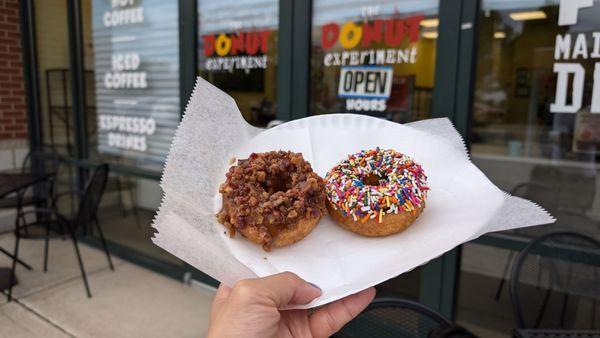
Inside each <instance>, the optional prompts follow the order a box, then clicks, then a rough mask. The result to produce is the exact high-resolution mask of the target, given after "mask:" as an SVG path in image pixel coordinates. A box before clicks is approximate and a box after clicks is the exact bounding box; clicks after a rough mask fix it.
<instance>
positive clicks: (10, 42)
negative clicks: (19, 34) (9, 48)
mask: <svg viewBox="0 0 600 338" xmlns="http://www.w3.org/2000/svg"><path fill="white" fill-rule="evenodd" d="M0 45H19V46H20V45H21V40H19V39H15V38H6V37H1V38H0Z"/></svg>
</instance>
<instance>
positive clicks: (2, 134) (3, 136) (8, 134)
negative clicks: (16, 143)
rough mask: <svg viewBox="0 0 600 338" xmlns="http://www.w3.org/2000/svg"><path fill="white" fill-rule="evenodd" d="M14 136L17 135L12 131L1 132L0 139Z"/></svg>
mask: <svg viewBox="0 0 600 338" xmlns="http://www.w3.org/2000/svg"><path fill="white" fill-rule="evenodd" d="M14 136H16V135H15V134H14V133H10V132H0V139H4V140H6V139H11V138H13V137H14Z"/></svg>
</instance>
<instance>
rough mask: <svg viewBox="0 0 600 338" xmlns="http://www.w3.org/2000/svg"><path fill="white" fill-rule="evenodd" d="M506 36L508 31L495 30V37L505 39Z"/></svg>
mask: <svg viewBox="0 0 600 338" xmlns="http://www.w3.org/2000/svg"><path fill="white" fill-rule="evenodd" d="M505 37H506V33H504V32H494V39H504V38H505Z"/></svg>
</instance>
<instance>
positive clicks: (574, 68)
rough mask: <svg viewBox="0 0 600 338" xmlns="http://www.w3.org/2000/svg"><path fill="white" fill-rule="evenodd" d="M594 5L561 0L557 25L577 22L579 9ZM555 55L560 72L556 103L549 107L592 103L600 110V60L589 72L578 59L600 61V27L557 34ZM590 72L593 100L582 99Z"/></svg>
mask: <svg viewBox="0 0 600 338" xmlns="http://www.w3.org/2000/svg"><path fill="white" fill-rule="evenodd" d="M593 5H594V1H593V0H561V1H560V8H559V14H558V25H559V26H571V25H575V24H577V18H578V14H579V11H580V10H585V9H586V8H588V7H592V6H593ZM554 59H555V60H556V63H554V67H553V68H554V73H556V75H557V80H556V96H555V99H554V103H552V104H551V105H550V111H551V112H553V113H577V112H578V111H579V110H580V109H581V107H582V106H583V105H584V104H585V105H587V104H589V105H590V111H591V113H592V114H594V113H596V114H597V113H600V62H595V64H594V71H593V74H586V70H585V68H584V67H583V66H582V65H581V63H579V62H580V61H581V60H588V59H597V60H599V61H600V31H597V32H591V33H564V34H557V35H556V42H555V45H554ZM588 76H592V77H593V87H592V98H591V102H583V92H584V91H583V89H584V88H583V87H584V83H585V78H586V77H588ZM571 81H572V82H571ZM569 82H571V84H569ZM569 88H571V92H570V93H569V92H568V91H569ZM568 97H570V100H568Z"/></svg>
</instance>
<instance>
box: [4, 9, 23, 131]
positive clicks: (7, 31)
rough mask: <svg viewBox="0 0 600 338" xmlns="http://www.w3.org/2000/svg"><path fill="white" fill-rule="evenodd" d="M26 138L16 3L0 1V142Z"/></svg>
mask: <svg viewBox="0 0 600 338" xmlns="http://www.w3.org/2000/svg"><path fill="white" fill-rule="evenodd" d="M25 138H27V113H26V107H25V85H24V83H23V62H22V54H21V26H20V19H19V0H0V140H14V139H25Z"/></svg>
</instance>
